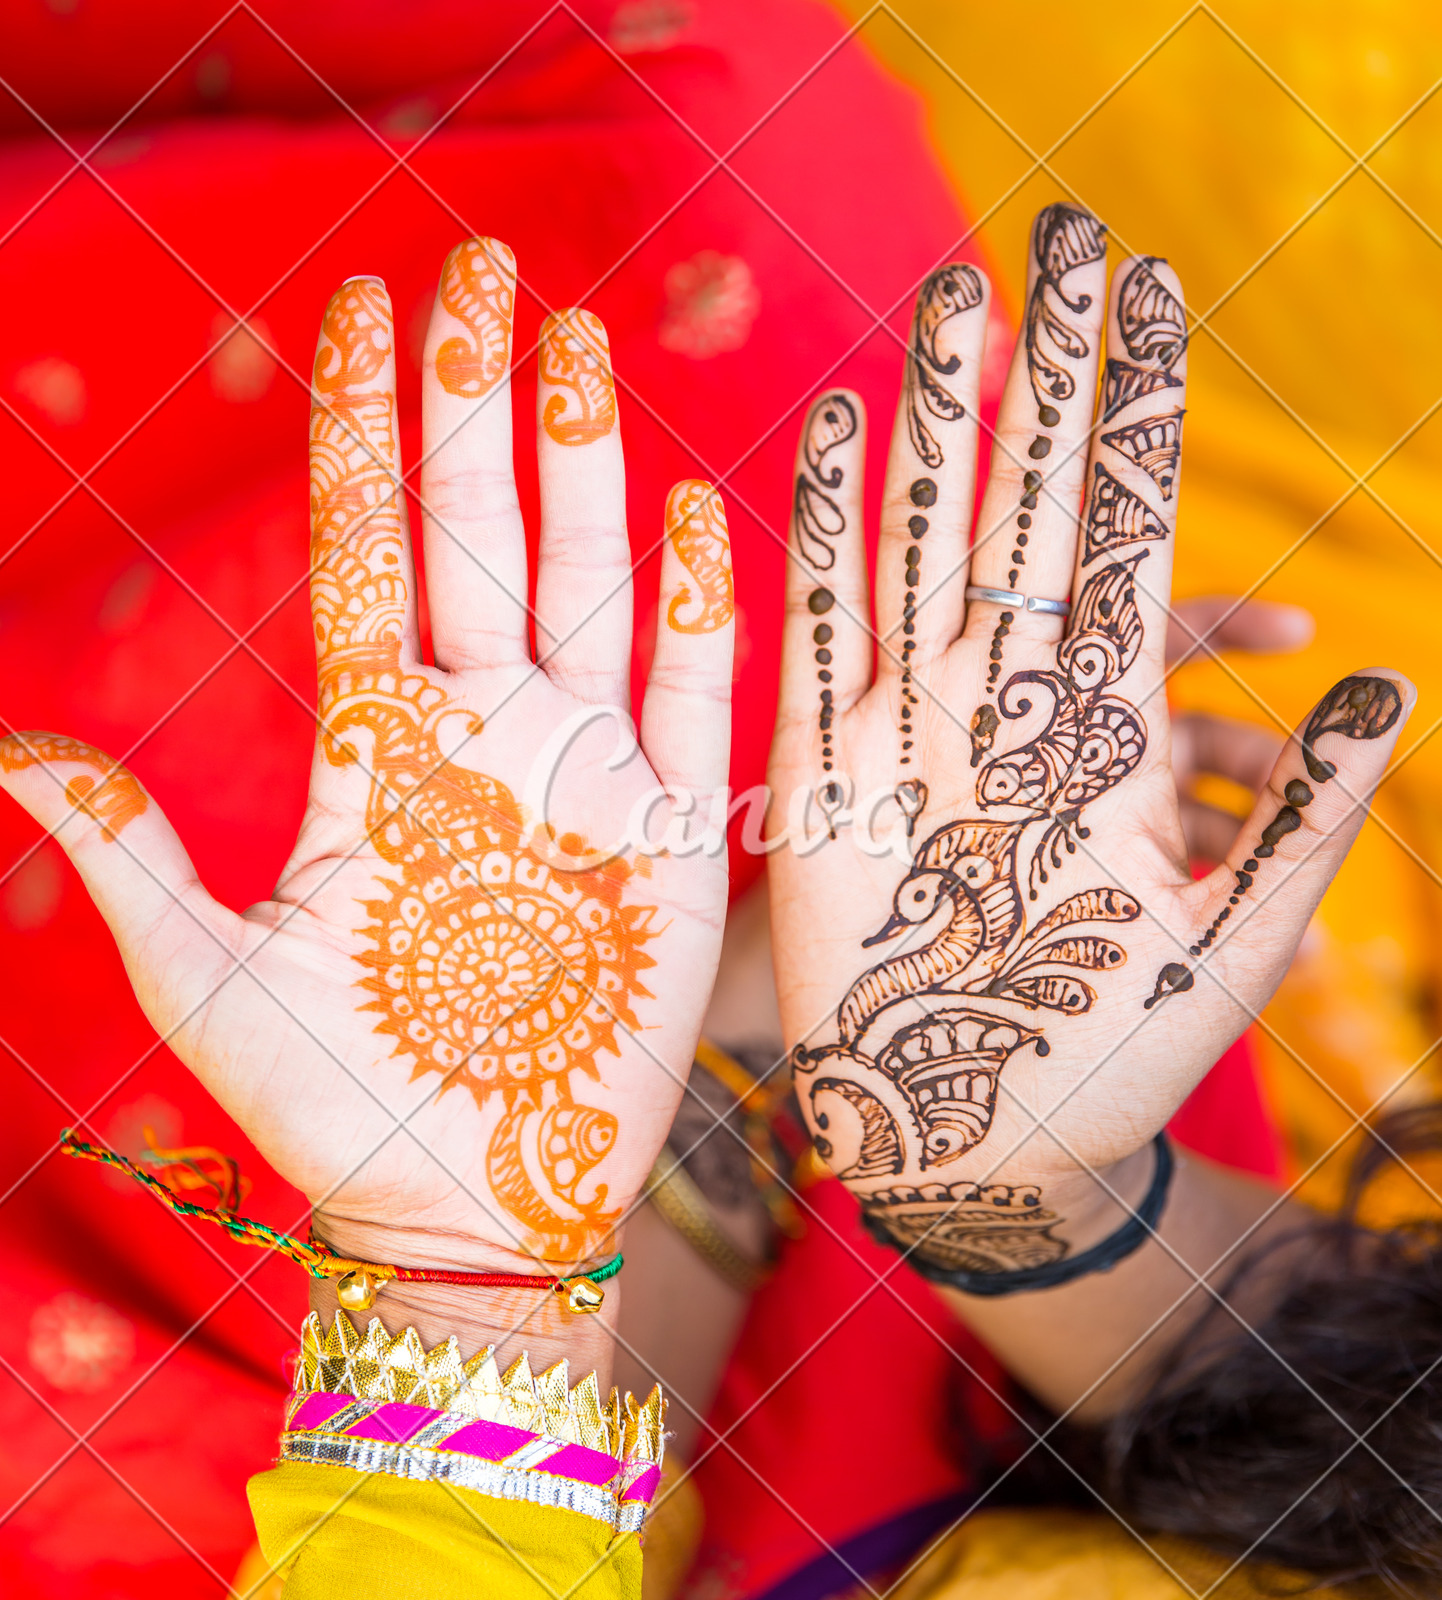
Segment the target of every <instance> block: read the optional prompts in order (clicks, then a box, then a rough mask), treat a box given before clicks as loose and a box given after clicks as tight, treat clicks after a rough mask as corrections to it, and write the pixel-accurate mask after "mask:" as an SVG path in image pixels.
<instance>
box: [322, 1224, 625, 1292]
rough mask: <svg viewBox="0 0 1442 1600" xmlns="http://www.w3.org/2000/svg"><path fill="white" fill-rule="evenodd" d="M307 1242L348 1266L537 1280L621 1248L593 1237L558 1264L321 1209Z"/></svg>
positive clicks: (470, 1238) (567, 1273)
mask: <svg viewBox="0 0 1442 1600" xmlns="http://www.w3.org/2000/svg"><path fill="white" fill-rule="evenodd" d="M311 1237H312V1238H313V1239H314V1240H315V1242H316V1243H317V1244H325V1245H327V1246H328V1247H329V1248H330V1249H331V1250H333V1251H334V1252H335V1254H336V1255H338V1256H345V1257H347V1258H348V1259H350V1260H352V1261H373V1262H377V1263H379V1264H381V1265H385V1266H394V1267H415V1268H419V1269H422V1270H425V1271H430V1272H518V1273H524V1274H526V1275H528V1276H537V1277H545V1276H546V1275H547V1274H549V1273H554V1274H555V1275H556V1276H558V1277H571V1276H572V1275H574V1274H575V1273H578V1272H585V1271H587V1270H588V1269H589V1268H592V1267H598V1266H600V1265H601V1263H602V1262H603V1261H606V1260H608V1259H609V1258H610V1257H611V1256H613V1255H615V1253H616V1252H617V1251H618V1250H619V1249H620V1248H621V1245H620V1234H619V1232H618V1233H609V1234H606V1235H604V1236H598V1237H597V1238H596V1240H595V1241H594V1248H593V1249H592V1250H591V1252H590V1253H589V1254H586V1255H583V1256H578V1257H576V1258H575V1259H574V1260H573V1259H569V1258H568V1259H564V1260H562V1259H560V1258H558V1257H551V1256H543V1255H540V1254H538V1253H537V1252H534V1251H530V1250H526V1249H523V1248H522V1247H521V1246H520V1244H519V1243H517V1244H516V1245H515V1246H514V1247H512V1246H508V1245H505V1244H500V1243H497V1242H496V1241H495V1240H494V1239H487V1238H483V1237H482V1236H480V1235H478V1234H475V1233H468V1232H463V1231H459V1230H454V1229H448V1228H418V1227H410V1226H406V1225H404V1224H397V1223H389V1222H376V1221H372V1220H370V1219H368V1218H360V1217H347V1216H342V1215H339V1214H337V1213H335V1212H330V1211H326V1210H323V1209H317V1210H315V1211H314V1212H312V1214H311Z"/></svg>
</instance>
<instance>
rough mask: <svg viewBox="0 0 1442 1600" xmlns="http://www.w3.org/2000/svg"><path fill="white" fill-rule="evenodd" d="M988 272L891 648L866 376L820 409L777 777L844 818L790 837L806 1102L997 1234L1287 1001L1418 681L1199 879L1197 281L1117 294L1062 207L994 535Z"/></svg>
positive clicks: (1031, 1215) (913, 1216) (1357, 715)
mask: <svg viewBox="0 0 1442 1600" xmlns="http://www.w3.org/2000/svg"><path fill="white" fill-rule="evenodd" d="M988 294H989V291H988V286H987V284H986V282H985V280H984V279H983V278H982V276H981V275H980V274H979V273H978V272H976V270H975V269H974V268H972V267H970V266H967V265H962V264H956V265H951V266H947V267H944V268H942V269H941V270H940V271H938V272H936V273H935V274H933V275H932V276H931V278H930V279H928V281H927V282H926V283H925V284H924V285H923V287H922V289H921V291H920V294H919V297H918V301H917V307H916V314H915V319H914V323H913V333H912V339H911V345H910V350H909V353H908V357H907V372H906V379H905V383H904V386H903V393H902V399H901V408H900V415H899V418H898V421H897V425H896V430H895V433H894V435H893V440H892V446H891V453H890V459H889V463H888V468H887V478H886V483H885V486H884V490H883V495H882V521H881V533H880V543H879V548H878V555H877V563H876V623H877V638H878V639H879V641H880V643H879V647H878V648H877V649H876V651H875V669H874V672H873V640H872V635H871V632H870V630H869V627H868V617H869V612H870V603H869V594H868V590H869V585H868V581H867V570H866V556H865V546H864V541H863V537H862V494H861V488H862V486H861V462H862V459H863V442H864V441H863V418H862V413H861V407H860V402H859V400H858V399H857V397H856V396H854V395H852V394H850V393H847V392H843V391H836V392H833V393H831V394H827V395H824V396H823V397H822V398H821V399H820V400H818V401H817V402H816V403H815V405H814V407H813V408H812V410H811V412H810V414H809V416H808V419H807V422H806V425H805V428H804V430H803V438H802V444H801V449H800V452H799V454H798V459H797V467H796V496H795V515H794V518H793V529H792V550H791V557H792V559H791V562H790V572H789V590H788V599H787V634H786V648H785V661H784V669H783V675H784V682H783V691H782V712H781V718H780V722H779V725H778V729H777V736H776V742H775V746H774V750H773V759H772V780H771V781H772V786H773V789H774V790H775V791H776V792H777V793H778V794H779V795H781V796H785V797H790V796H792V795H793V794H796V793H798V792H804V791H806V790H807V789H808V788H811V789H813V790H814V793H815V804H814V807H813V810H812V818H813V820H814V821H816V822H818V823H819V824H820V826H819V827H818V828H817V829H816V830H815V832H814V833H813V835H812V837H811V839H810V840H809V841H808V842H807V843H806V844H805V845H804V846H803V847H802V848H795V849H791V850H781V851H779V852H778V853H777V855H776V857H775V862H774V867H773V871H774V874H775V878H774V892H773V895H772V905H773V908H774V910H773V917H774V920H775V946H776V950H777V960H778V982H779V988H780V996H781V1004H782V1016H783V1021H784V1024H785V1027H786V1033H787V1038H788V1040H789V1041H790V1042H791V1043H793V1044H794V1045H795V1046H796V1049H795V1055H794V1062H795V1066H796V1069H797V1087H798V1091H799V1094H800V1099H801V1104H802V1106H803V1108H804V1109H805V1112H806V1114H807V1116H808V1118H809V1120H810V1123H811V1126H812V1129H813V1132H814V1133H815V1135H816V1137H817V1140H818V1144H819V1146H820V1148H821V1150H822V1153H823V1154H824V1155H825V1156H826V1157H827V1159H828V1160H829V1161H830V1162H831V1164H832V1165H833V1167H834V1168H835V1169H836V1170H837V1171H838V1172H839V1173H840V1175H841V1176H842V1178H843V1179H844V1180H845V1181H846V1182H848V1183H849V1184H850V1185H851V1186H852V1187H853V1188H854V1189H855V1190H857V1192H858V1193H860V1194H861V1196H862V1198H863V1202H864V1203H865V1205H866V1207H867V1210H868V1213H869V1214H870V1215H871V1216H872V1218H873V1220H874V1221H876V1222H878V1223H879V1224H881V1225H884V1226H885V1227H886V1228H887V1229H888V1230H889V1231H890V1232H891V1233H892V1234H893V1236H895V1237H899V1238H903V1239H922V1238H924V1239H925V1240H926V1245H925V1248H926V1250H927V1252H928V1253H929V1254H931V1255H932V1256H933V1257H934V1258H935V1259H937V1260H938V1261H941V1262H948V1263H950V1264H952V1265H956V1264H959V1263H962V1262H969V1263H970V1264H971V1265H973V1266H977V1265H978V1264H979V1263H985V1264H991V1265H998V1264H1001V1265H1005V1264H1017V1263H1019V1262H1022V1261H1035V1260H1040V1259H1046V1258H1047V1257H1048V1256H1049V1255H1055V1254H1058V1253H1060V1252H1061V1251H1063V1250H1064V1249H1065V1248H1066V1246H1065V1244H1064V1243H1062V1242H1061V1241H1060V1240H1056V1239H1054V1238H1052V1237H1051V1236H1050V1235H1049V1234H1048V1233H1047V1231H1046V1226H1047V1214H1046V1213H1045V1210H1044V1208H1043V1207H1042V1206H1041V1205H1040V1204H1039V1195H1038V1188H1039V1186H1040V1187H1042V1188H1044V1186H1045V1184H1046V1183H1047V1181H1048V1179H1049V1178H1052V1177H1055V1176H1057V1175H1058V1174H1062V1173H1067V1172H1074V1171H1076V1170H1077V1168H1078V1166H1079V1165H1081V1164H1086V1165H1090V1166H1094V1167H1096V1166H1102V1165H1105V1164H1107V1163H1110V1162H1113V1161H1116V1160H1119V1159H1121V1158H1122V1157H1125V1156H1127V1155H1129V1154H1131V1153H1132V1152H1134V1151H1136V1150H1138V1149H1139V1148H1140V1147H1141V1146H1142V1145H1144V1144H1145V1142H1146V1141H1147V1140H1148V1139H1149V1138H1150V1137H1151V1136H1152V1135H1153V1134H1154V1133H1155V1132H1156V1131H1157V1129H1159V1128H1160V1127H1162V1126H1163V1125H1164V1124H1165V1122H1166V1121H1167V1119H1168V1118H1169V1117H1170V1115H1171V1114H1172V1112H1173V1111H1174V1110H1175V1109H1176V1107H1177V1106H1178V1105H1179V1104H1180V1103H1181V1101H1182V1100H1183V1099H1184V1098H1185V1096H1186V1095H1187V1094H1188V1093H1189V1092H1190V1090H1191V1089H1192V1088H1193V1087H1194V1085H1195V1084H1196V1082H1197V1081H1198V1079H1199V1078H1200V1077H1201V1075H1202V1074H1203V1072H1204V1071H1205V1070H1206V1069H1207V1067H1209V1066H1210V1065H1211V1063H1212V1062H1213V1061H1214V1060H1215V1059H1216V1058H1217V1056H1218V1055H1219V1054H1220V1052H1221V1051H1222V1049H1223V1048H1224V1047H1225V1046H1226V1045H1227V1044H1228V1043H1229V1042H1230V1041H1231V1040H1232V1039H1233V1038H1234V1037H1235V1036H1236V1035H1237V1034H1238V1033H1239V1032H1240V1031H1241V1029H1242V1028H1243V1026H1244V1025H1245V1024H1246V1022H1247V1021H1248V1019H1249V1017H1250V1015H1251V1014H1252V1013H1253V1012H1254V1011H1255V1010H1256V1008H1258V1007H1260V1006H1261V1005H1262V1004H1264V1003H1265V1001H1266V1000H1267V998H1268V997H1269V996H1270V994H1271V992H1272V990H1273V989H1274V987H1275V986H1276V984H1277V982H1278V981H1279V980H1280V978H1281V975H1282V973H1283V971H1284V970H1285V968H1286V965H1287V963H1288V962H1289V960H1290V959H1291V956H1292V954H1293V952H1294V951H1295V949H1296V946H1297V943H1298V940H1299V939H1300V937H1301V934H1302V931H1303V929H1304V927H1305V926H1306V922H1307V919H1308V917H1309V916H1310V914H1311V912H1312V910H1313V908H1314V907H1315V905H1316V903H1317V900H1318V898H1319V897H1320V895H1321V893H1322V891H1323V889H1324V888H1325V887H1326V885H1327V883H1328V881H1329V880H1330V878H1331V877H1332V875H1333V873H1334V872H1335V871H1336V869H1337V867H1338V865H1339V864H1340V862H1341V859H1342V857H1343V855H1344V854H1345V851H1346V849H1347V847H1348V845H1349V844H1350V842H1351V840H1352V838H1353V836H1354V835H1355V832H1356V830H1357V828H1358V827H1359V826H1360V823H1361V820H1362V817H1363V814H1364V810H1365V799H1366V797H1367V796H1368V795H1369V794H1370V791H1371V789H1372V787H1373V786H1374V785H1375V783H1376V781H1377V779H1378V778H1379V776H1380V775H1381V772H1382V770H1383V768H1384V766H1385V763H1386V761H1387V758H1388V756H1389V754H1390V752H1391V749H1392V746H1393V744H1394V742H1395V740H1396V737H1397V734H1398V732H1399V731H1400V727H1401V724H1402V721H1403V717H1404V714H1405V712H1406V710H1407V709H1409V708H1410V704H1411V699H1412V694H1411V690H1410V687H1409V686H1408V685H1407V684H1406V683H1405V681H1404V680H1402V679H1401V678H1400V677H1398V675H1396V674H1395V673H1387V674H1379V673H1376V672H1364V673H1361V674H1359V675H1358V676H1357V677H1355V678H1349V679H1347V680H1344V682H1343V683H1342V684H1340V685H1338V686H1337V687H1336V688H1335V689H1333V690H1332V691H1330V692H1329V693H1328V695H1327V696H1326V697H1324V699H1323V700H1322V702H1321V703H1320V705H1319V706H1318V707H1317V708H1316V710H1315V712H1314V713H1313V715H1312V716H1311V718H1310V719H1309V721H1308V722H1307V723H1306V725H1305V727H1304V728H1303V730H1302V731H1301V736H1300V738H1298V739H1296V740H1294V741H1292V742H1291V743H1289V744H1288V745H1287V747H1286V748H1285V749H1284V750H1283V752H1282V754H1281V756H1280V758H1279V759H1278V760H1277V763H1276V766H1275V768H1274V770H1273V773H1272V777H1271V779H1270V782H1269V784H1268V786H1267V788H1266V790H1265V791H1264V793H1263V794H1262V796H1261V798H1260V800H1259V803H1258V805H1257V808H1256V810H1255V811H1254V813H1253V815H1252V817H1251V819H1250V821H1249V822H1248V823H1247V824H1246V825H1245V826H1244V827H1243V829H1242V831H1241V834H1240V835H1239V836H1238V838H1237V840H1236V843H1235V844H1234V845H1233V847H1232V849H1231V852H1230V854H1229V856H1228V858H1227V860H1226V862H1225V863H1224V864H1223V865H1220V866H1218V867H1217V868H1216V870H1215V871H1214V872H1213V873H1212V874H1211V875H1210V876H1209V877H1207V878H1206V879H1204V880H1202V881H1200V882H1195V883H1194V882H1193V881H1192V878H1191V874H1190V872H1189V870H1188V867H1187V857H1186V848H1185V843H1184V838H1183V830H1182V825H1181V818H1180V815H1179V809H1178V798H1177V793H1176V786H1175V783H1174V779H1173V769H1172V761H1171V752H1170V736H1169V728H1168V720H1167V707H1166V700H1165V693H1164V685H1165V667H1164V648H1165V640H1166V634H1167V624H1168V602H1169V595H1170V578H1171V565H1172V543H1173V536H1174V532H1175V516H1176V506H1177V490H1178V484H1179V465H1180V452H1181V438H1182V429H1183V416H1184V397H1185V380H1186V364H1187V328H1186V318H1185V312H1184V309H1183V305H1182V299H1181V289H1180V285H1179V283H1178V282H1177V279H1176V276H1175V274H1174V273H1173V272H1172V271H1171V269H1170V268H1169V267H1168V266H1167V265H1166V264H1165V263H1164V262H1162V261H1159V260H1156V259H1153V258H1146V257H1137V258H1133V259H1131V260H1128V261H1124V262H1122V263H1121V264H1120V265H1119V266H1118V268H1117V270H1116V273H1115V275H1114V278H1113V282H1112V288H1111V293H1110V296H1109V297H1108V294H1107V284H1106V240H1105V230H1104V229H1103V228H1102V227H1101V225H1100V224H1099V223H1098V222H1097V221H1096V219H1095V218H1093V217H1091V216H1089V215H1088V214H1087V213H1085V212H1083V211H1081V210H1078V209H1076V208H1074V207H1071V206H1067V205H1055V206H1050V207H1048V208H1047V209H1046V210H1045V211H1043V212H1042V213H1041V215H1040V216H1039V217H1038V219H1037V221H1036V224H1035V227H1034V229H1033V233H1032V238H1031V251H1030V260H1029V273H1028V294H1027V302H1026V313H1025V317H1024V323H1023V329H1022V334H1021V337H1020V338H1019V340H1018V344H1017V349H1016V353H1015V356H1014V359H1013V362H1012V366H1011V370H1010V374H1009V377H1008V381H1007V385H1006V390H1005V395H1004V398H1003V402H1002V408H1001V414H1000V417H999V421H998V430H997V440H996V445H995V449H994V453H993V457H992V468H991V474H990V478H989V480H988V484H987V488H986V493H985V496H984V499H983V503H982V506H981V509H980V515H979V519H978V523H977V528H976V533H975V539H974V541H973V540H972V539H971V537H970V533H971V521H972V507H973V495H974V485H975V461H976V449H977V444H978V437H977V432H978V430H977V404H978V398H979V395H978V387H979V374H980V371H981V368H982V359H983V338H984V332H985V328H986V324H987V300H988ZM1104 322H1105V344H1106V350H1105V357H1106V359H1105V361H1104V362H1103V360H1102V344H1103V324H1104ZM1079 511H1080V512H1081V515H1080V516H1078V512H1079ZM1068 596H1070V604H1068V603H1067V601H1068ZM1037 602H1040V604H1039V605H1038V604H1037ZM1333 764H1335V770H1334V766H1333ZM792 814H793V815H797V814H799V813H797V812H796V811H794V810H793V813H792ZM818 835H819V837H818ZM888 839H889V840H890V843H891V848H890V849H889V850H888V849H887V848H886V845H887V841H888ZM978 1185H991V1187H990V1188H986V1189H980V1188H978V1187H977V1186H978ZM958 1207H959V1208H960V1209H958ZM1051 1220H1052V1221H1055V1219H1054V1218H1052V1219H1051Z"/></svg>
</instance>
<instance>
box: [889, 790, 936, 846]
mask: <svg viewBox="0 0 1442 1600" xmlns="http://www.w3.org/2000/svg"><path fill="white" fill-rule="evenodd" d="M928 793H929V791H928V789H927V787H926V785H925V784H924V783H923V782H922V781H921V779H920V778H907V779H906V780H905V781H904V782H902V783H898V784H897V786H896V803H897V805H898V806H900V808H901V814H902V816H903V817H905V818H906V837H907V838H908V839H909V838H911V836H912V834H914V833H915V832H916V821H917V818H918V817H920V815H921V813H922V812H923V811H925V810H926V800H927V795H928Z"/></svg>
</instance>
